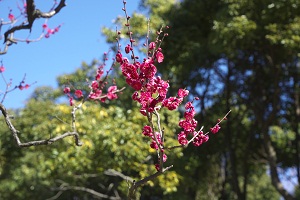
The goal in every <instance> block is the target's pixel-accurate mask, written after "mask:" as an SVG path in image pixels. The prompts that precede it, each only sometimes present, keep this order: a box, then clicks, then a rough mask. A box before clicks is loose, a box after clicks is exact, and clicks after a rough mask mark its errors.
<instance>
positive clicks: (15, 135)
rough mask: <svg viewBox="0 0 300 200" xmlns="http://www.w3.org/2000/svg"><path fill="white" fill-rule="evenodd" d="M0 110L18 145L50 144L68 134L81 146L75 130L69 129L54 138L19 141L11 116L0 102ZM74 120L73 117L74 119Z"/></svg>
mask: <svg viewBox="0 0 300 200" xmlns="http://www.w3.org/2000/svg"><path fill="white" fill-rule="evenodd" d="M0 110H1V112H2V114H3V116H4V119H5V122H6V124H7V126H8V128H9V129H10V131H11V133H12V135H13V137H14V139H15V140H16V142H17V145H18V146H19V147H30V146H38V145H49V144H52V143H54V142H56V141H58V140H61V139H63V138H65V137H69V136H74V139H75V144H76V145H77V146H82V143H81V141H80V140H79V134H78V133H77V132H76V131H74V130H73V131H71V132H66V133H64V134H62V135H59V136H56V137H54V138H50V139H46V140H37V141H30V142H25V143H22V142H21V141H20V138H19V136H18V134H19V133H20V132H19V131H18V130H17V129H16V128H15V127H14V125H13V124H12V122H11V120H10V119H11V118H12V117H11V116H10V115H9V114H8V112H7V110H6V108H5V107H4V106H3V105H2V104H1V103H0ZM72 116H73V113H72ZM74 117H75V114H74ZM74 120H75V119H74Z"/></svg>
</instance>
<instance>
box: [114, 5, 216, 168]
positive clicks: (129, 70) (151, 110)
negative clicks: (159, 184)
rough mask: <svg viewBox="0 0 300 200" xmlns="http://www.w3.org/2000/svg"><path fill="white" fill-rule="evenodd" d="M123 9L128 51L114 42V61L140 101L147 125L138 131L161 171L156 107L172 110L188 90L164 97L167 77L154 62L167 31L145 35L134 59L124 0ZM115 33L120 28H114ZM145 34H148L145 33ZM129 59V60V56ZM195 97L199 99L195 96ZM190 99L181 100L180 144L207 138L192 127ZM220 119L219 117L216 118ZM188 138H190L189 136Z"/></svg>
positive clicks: (162, 153)
mask: <svg viewBox="0 0 300 200" xmlns="http://www.w3.org/2000/svg"><path fill="white" fill-rule="evenodd" d="M123 3H124V8H123V11H124V12H125V15H126V20H127V22H126V24H125V27H127V30H128V31H127V35H128V36H129V41H130V43H129V44H126V45H125V48H124V51H125V54H131V55H130V56H123V54H122V51H121V50H120V46H121V45H120V44H119V39H118V38H116V40H117V42H118V47H119V50H118V52H117V54H116V57H115V61H116V62H117V63H119V65H120V69H121V71H122V74H123V76H124V77H125V80H126V83H127V84H128V85H129V86H130V87H131V88H133V89H134V90H135V91H134V92H133V94H132V99H133V100H134V101H136V102H138V103H139V104H140V113H141V114H142V115H144V116H147V119H148V122H149V125H145V126H144V127H143V129H142V134H143V135H144V136H146V137H149V138H150V140H151V143H150V147H151V148H152V149H155V150H157V152H158V159H159V163H157V164H155V168H156V169H157V171H161V170H162V168H163V163H164V162H166V160H167V155H166V154H165V149H168V148H165V147H164V134H163V130H162V129H161V128H160V120H159V113H158V111H159V110H160V109H161V108H163V107H165V108H167V109H168V110H176V109H177V108H178V107H179V105H180V104H181V103H182V102H183V99H184V98H185V97H187V96H188V94H189V91H188V90H186V89H182V88H181V89H179V90H178V92H177V95H176V96H175V97H174V96H172V97H167V93H168V89H169V81H166V80H163V79H162V78H161V77H160V76H158V75H157V68H156V66H155V65H156V64H157V63H158V64H159V63H162V62H163V61H164V54H163V51H162V48H161V47H160V46H161V43H162V41H163V39H164V37H165V36H168V34H167V33H163V31H162V29H161V30H160V31H158V32H157V38H156V40H155V41H154V42H150V43H149V44H148V39H147V41H146V44H144V46H146V47H147V51H148V54H147V55H148V56H147V57H146V58H144V59H143V61H142V62H139V61H138V57H137V56H135V55H134V50H133V43H134V42H135V40H134V39H133V38H132V32H131V31H130V23H129V19H130V16H128V15H127V12H126V8H125V5H126V1H123ZM166 28H168V27H166ZM117 34H118V35H119V34H120V32H119V31H118V32H117ZM147 38H148V37H147ZM128 57H129V58H130V59H131V61H130V59H129V58H128ZM195 100H199V99H198V98H195ZM192 103H193V101H191V102H188V103H186V104H185V110H186V111H185V113H184V119H182V120H180V122H179V126H180V127H181V128H182V129H183V130H182V131H181V132H180V133H179V134H178V142H179V144H180V146H179V147H181V146H186V145H188V144H189V143H190V142H192V143H193V145H194V146H200V145H201V144H203V143H205V142H207V141H208V140H209V136H208V133H206V134H204V133H203V131H202V128H201V129H200V130H198V131H196V128H197V125H198V122H197V120H195V118H194V117H195V114H196V112H195V108H194V106H193V104H192ZM153 115H156V116H157V118H158V119H157V126H154V124H153V122H152V116H153ZM220 122H221V121H220ZM220 122H218V123H217V124H216V125H215V126H214V127H213V128H211V129H210V131H211V132H212V133H214V134H215V133H217V132H218V131H219V130H220V128H221V127H220V125H219V124H220ZM188 138H191V139H190V140H189V139H188Z"/></svg>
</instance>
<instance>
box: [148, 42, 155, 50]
mask: <svg viewBox="0 0 300 200" xmlns="http://www.w3.org/2000/svg"><path fill="white" fill-rule="evenodd" d="M155 46H156V44H155V42H150V44H149V50H152V49H155Z"/></svg>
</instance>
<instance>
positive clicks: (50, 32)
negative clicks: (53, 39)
mask: <svg viewBox="0 0 300 200" xmlns="http://www.w3.org/2000/svg"><path fill="white" fill-rule="evenodd" d="M42 27H43V32H45V33H44V34H45V35H44V36H45V38H49V37H50V36H51V35H54V34H55V33H57V32H58V31H59V29H60V27H61V25H58V26H57V27H55V28H53V29H51V28H49V27H48V25H47V24H46V23H44V24H43V25H42ZM27 42H29V40H27Z"/></svg>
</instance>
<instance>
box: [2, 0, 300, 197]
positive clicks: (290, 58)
mask: <svg viewBox="0 0 300 200" xmlns="http://www.w3.org/2000/svg"><path fill="white" fill-rule="evenodd" d="M141 9H142V11H143V13H146V14H147V15H148V17H149V18H150V20H151V22H150V25H151V31H152V32H153V33H155V30H157V29H159V28H160V27H161V26H162V25H169V26H170V27H171V28H170V29H168V33H169V37H167V38H166V39H165V40H164V42H163V45H162V49H163V53H164V55H165V62H164V64H161V65H159V66H158V67H159V72H160V73H161V75H162V76H163V77H165V78H167V79H169V80H170V83H171V84H170V85H171V87H172V90H171V92H170V93H175V92H176V91H177V89H178V88H182V87H186V88H188V89H189V90H190V92H191V94H192V95H194V96H198V97H200V99H201V101H199V104H198V105H197V110H198V111H199V114H198V116H197V118H198V120H199V121H200V124H201V125H204V126H205V127H211V126H212V125H213V124H214V123H215V121H216V119H218V118H220V117H221V116H223V115H224V113H226V112H227V111H228V110H230V109H231V110H232V114H231V116H230V117H229V119H228V121H227V123H226V124H224V126H223V127H222V129H221V133H220V134H218V135H217V136H216V137H212V138H211V139H210V140H211V141H210V142H209V143H207V144H205V145H204V146H202V147H200V148H188V149H184V150H183V151H181V150H178V151H176V152H175V153H174V154H173V155H172V157H171V158H170V157H169V160H170V161H171V162H172V163H174V166H175V167H174V169H173V170H174V171H169V172H167V173H166V174H164V175H163V176H161V177H159V178H158V179H157V180H156V181H157V182H156V183H152V182H150V183H149V184H147V185H145V186H144V187H143V188H141V189H140V190H139V193H138V194H137V198H141V199H199V200H201V199H228V200H229V199H230V200H231V199H239V200H242V199H250V200H252V199H253V200H254V199H262V200H263V199H279V197H280V196H282V197H283V198H284V199H297V198H300V197H299V196H296V195H297V194H299V191H300V190H299V183H300V141H299V140H300V133H299V131H300V127H299V123H300V102H299V96H300V80H299V75H300V61H299V58H300V46H299V43H300V1H299V0H289V1H286V0H251V1H249V0H247V1H246V0H239V1H238V0H218V1H217V0H184V1H180V2H177V1H175V0H170V1H165V2H164V3H163V4H162V3H161V1H158V0H143V1H141ZM123 20H124V19H122V18H118V19H117V20H116V23H117V24H122V23H123ZM146 21H147V20H146V17H145V16H144V15H142V14H138V13H136V14H134V15H133V16H132V23H133V24H132V26H133V28H134V29H133V33H134V36H135V37H136V38H137V39H139V41H140V42H141V43H142V42H143V39H144V37H145V33H146V32H145V30H147V22H146ZM134 24H135V25H134ZM103 33H104V34H105V35H106V36H107V41H108V42H114V40H113V37H112V36H113V35H114V33H115V28H114V27H113V29H112V30H110V29H109V28H106V27H105V28H103ZM124 37H125V35H124ZM154 37H155V36H151V38H154ZM93 65H95V62H92V63H91V65H88V64H86V63H83V64H82V68H80V69H78V70H77V71H76V72H74V73H73V74H70V75H64V76H61V77H59V78H58V83H59V85H60V86H63V84H64V77H65V76H68V77H70V80H72V79H74V80H82V81H83V82H84V81H85V79H84V78H82V77H85V76H86V75H85V74H86V73H88V71H89V70H90V69H91V68H93ZM114 76H115V77H116V78H117V83H118V82H119V83H120V84H121V85H122V81H123V80H122V79H118V76H117V73H116V74H114ZM77 83H78V82H77ZM45 89H46V90H47V91H48V92H47V93H45V92H43V90H45ZM127 90H129V89H127ZM127 94H130V92H127V91H126V92H124V94H122V95H123V96H122V97H121V98H122V99H124V100H125V101H122V103H121V104H120V102H117V101H116V102H115V103H114V104H112V105H103V106H102V105H101V106H100V105H95V104H86V107H84V108H83V110H82V114H80V115H78V117H79V119H78V123H79V126H78V129H79V131H80V132H81V133H82V134H83V136H82V137H83V138H82V140H83V142H84V146H83V147H74V146H73V144H71V143H69V141H68V140H65V141H61V142H60V143H57V144H54V145H51V146H47V147H31V148H29V149H27V150H26V151H24V150H20V149H19V148H18V147H17V146H16V145H15V144H14V142H13V138H12V137H11V135H10V134H9V133H8V130H7V129H1V130H0V132H1V133H0V137H1V151H0V157H1V159H0V162H1V168H0V170H1V171H0V194H1V196H0V198H1V199H2V198H3V199H24V198H25V199H40V197H41V194H43V196H45V198H50V197H51V196H54V195H55V194H56V193H57V191H53V190H51V189H55V188H58V187H59V185H60V184H61V183H62V182H64V183H67V184H69V185H70V186H75V185H76V186H83V187H86V188H92V189H94V190H95V191H100V192H103V193H105V192H106V193H107V194H112V193H113V191H114V189H116V190H118V192H119V193H120V195H121V196H126V192H127V188H128V186H127V183H126V181H125V180H122V179H120V178H116V177H112V176H107V175H104V173H105V171H106V170H108V169H114V170H117V171H119V172H122V173H123V174H125V175H127V176H130V177H132V178H139V177H143V176H146V175H147V174H150V172H153V171H154V170H155V169H154V168H153V162H155V160H153V159H155V152H152V151H151V149H149V146H148V145H147V144H146V142H145V141H147V140H145V138H143V137H141V128H142V125H143V123H145V121H144V119H143V117H142V116H141V115H140V114H139V112H138V108H133V106H135V105H134V103H132V102H131V101H129V99H130V97H129V96H126V95H127ZM61 95H62V94H61V93H60V92H59V91H58V90H56V89H49V88H44V89H40V90H36V92H35V93H34V94H33V95H32V98H31V100H29V101H28V104H27V106H26V108H24V109H21V110H17V111H15V113H16V119H15V120H16V124H18V126H19V127H18V128H20V129H22V130H23V134H22V137H23V138H24V139H33V138H40V137H47V136H48V135H50V134H56V133H59V132H60V131H62V130H65V129H66V128H67V126H69V125H68V124H65V123H64V121H68V120H67V119H68V117H69V116H68V114H69V108H68V106H67V105H65V104H58V103H57V102H58V99H60V98H59V97H61ZM45 99H47V101H45ZM45 108H47V109H45ZM130 108H131V109H130ZM53 113H56V115H55V116H54V115H53ZM163 116H164V118H163V121H164V124H165V126H164V127H165V129H166V131H165V132H166V133H167V134H174V140H170V141H168V142H170V143H174V142H176V138H175V133H176V131H177V130H176V129H177V128H178V125H177V122H178V117H179V116H177V115H174V113H173V114H172V115H170V114H168V113H165V114H163ZM0 123H4V122H3V120H2V121H1V122H0ZM0 126H1V127H4V125H0ZM290 174H292V175H291V176H290V177H289V175H290ZM287 180H290V181H291V182H292V183H294V186H293V188H286V187H283V186H282V184H283V183H287ZM110 184H112V189H110V190H108V189H107V188H108V186H109V185H110ZM13 191H17V192H13ZM292 191H295V193H293V192H292ZM73 197H78V198H80V199H84V198H88V199H93V195H90V194H87V193H85V192H82V191H81V192H80V191H74V190H69V191H65V192H64V193H63V194H62V195H61V196H60V199H70V198H73ZM45 198H43V199H45Z"/></svg>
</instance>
